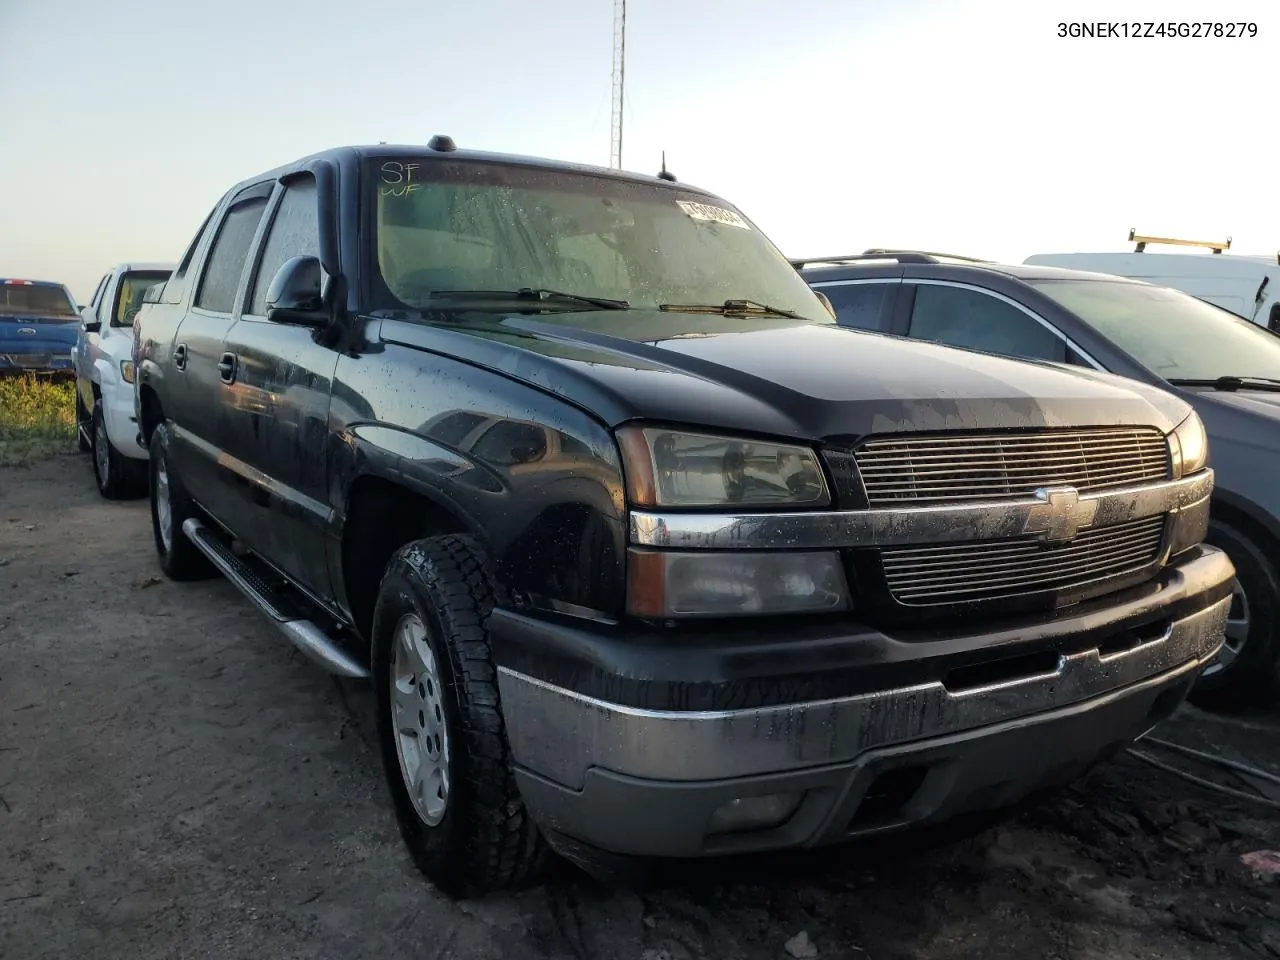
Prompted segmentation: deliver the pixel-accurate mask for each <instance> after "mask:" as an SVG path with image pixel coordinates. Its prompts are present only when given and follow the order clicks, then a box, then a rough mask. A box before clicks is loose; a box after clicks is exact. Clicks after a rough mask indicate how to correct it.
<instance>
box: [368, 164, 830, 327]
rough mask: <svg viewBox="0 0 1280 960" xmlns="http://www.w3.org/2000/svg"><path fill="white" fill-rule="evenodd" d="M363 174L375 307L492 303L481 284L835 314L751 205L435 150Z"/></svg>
mask: <svg viewBox="0 0 1280 960" xmlns="http://www.w3.org/2000/svg"><path fill="white" fill-rule="evenodd" d="M365 175H366V182H367V184H368V187H367V190H368V200H369V204H370V208H371V209H372V211H373V218H372V219H373V224H372V227H373V229H372V231H371V234H372V245H373V246H372V250H371V252H370V254H369V257H370V259H371V260H372V261H373V266H374V275H375V277H377V278H380V280H381V283H380V284H379V283H375V284H374V303H373V308H374V309H404V308H405V307H409V308H414V309H422V308H426V307H428V306H432V305H436V306H438V305H440V304H442V303H450V301H449V298H448V297H444V296H442V294H444V293H446V292H448V291H456V292H459V293H461V292H464V291H465V292H468V293H469V294H471V295H472V296H471V297H469V298H467V299H465V300H463V299H461V298H454V301H453V302H452V303H453V304H454V305H456V304H459V303H463V302H465V303H467V304H468V305H467V307H466V309H486V307H485V306H483V305H482V303H483V300H482V299H477V298H476V297H475V296H474V295H475V294H476V293H477V292H481V291H494V292H497V291H511V292H515V291H519V290H525V291H530V292H531V291H548V292H556V293H559V294H571V295H572V297H565V296H552V295H550V293H547V294H544V295H543V296H542V297H541V298H540V299H538V301H537V308H538V309H556V310H584V309H585V310H593V309H606V308H607V306H605V305H599V304H597V305H592V304H589V303H583V302H582V301H581V300H580V299H577V298H582V297H589V298H595V299H597V300H612V301H623V303H622V304H621V307H624V308H625V307H629V308H631V309H656V308H658V307H660V306H664V305H666V306H667V307H668V308H670V307H676V306H684V307H687V306H691V305H698V306H703V307H720V306H722V305H723V304H724V303H725V301H729V300H732V301H743V300H745V301H750V302H751V303H752V304H754V305H756V306H754V307H750V308H749V309H752V310H754V311H757V312H761V311H763V307H761V306H760V305H766V306H767V307H768V308H771V309H772V310H776V311H787V312H791V313H794V314H797V315H798V316H799V317H800V318H801V319H802V320H807V321H810V322H816V323H834V320H833V319H832V317H831V315H830V314H829V313H828V312H827V311H826V309H825V308H824V307H823V306H822V304H821V302H820V301H819V300H818V299H817V297H816V296H815V295H814V293H813V291H812V290H810V289H809V286H808V284H806V283H805V282H804V280H803V279H801V277H800V276H799V274H798V273H797V272H796V271H795V269H794V268H793V267H792V266H791V264H790V263H788V262H787V260H786V258H785V257H783V255H782V254H781V253H780V252H779V251H778V249H777V248H776V247H775V246H774V245H773V244H772V243H771V242H770V241H769V240H768V239H767V238H766V237H765V236H764V235H763V234H762V233H760V231H759V230H757V229H756V227H755V226H754V225H752V224H751V223H750V222H749V221H747V220H746V218H745V217H743V216H742V215H741V214H740V213H739V212H738V211H736V210H735V209H734V208H733V207H731V206H729V205H728V204H726V203H724V202H723V201H721V200H717V199H715V198H713V197H708V196H706V195H704V194H700V193H696V192H693V191H690V190H685V189H682V188H680V187H679V186H677V185H674V184H668V183H664V182H655V183H652V184H650V183H638V182H634V181H629V180H625V179H622V178H617V177H611V176H606V175H601V174H596V173H593V172H589V171H573V170H549V169H543V168H538V167H531V166H523V165H517V164H507V163H495V162H487V161H484V162H476V161H452V160H441V159H436V158H431V157H424V158H422V159H421V160H416V159H406V158H404V157H397V158H396V159H395V160H389V159H386V158H379V159H374V160H371V161H369V162H368V166H367V167H366V169H365ZM487 308H488V309H494V310H498V309H503V306H502V305H500V303H499V300H498V299H493V301H492V303H490V304H489V306H488V307H487ZM507 308H508V309H509V307H507ZM618 308H619V307H618V306H617V305H615V306H614V309H618ZM764 312H767V311H764ZM795 322H796V321H795V320H794V319H792V320H790V321H789V323H791V324H794V323H795Z"/></svg>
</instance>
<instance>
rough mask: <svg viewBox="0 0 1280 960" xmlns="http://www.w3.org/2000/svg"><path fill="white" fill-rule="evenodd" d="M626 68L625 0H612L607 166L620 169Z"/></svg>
mask: <svg viewBox="0 0 1280 960" xmlns="http://www.w3.org/2000/svg"><path fill="white" fill-rule="evenodd" d="M626 68H627V0H613V117H612V121H611V123H610V127H611V130H610V145H609V166H611V167H613V168H614V169H615V170H621V169H622V90H623V86H624V85H625V82H626Z"/></svg>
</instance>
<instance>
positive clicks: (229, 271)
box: [196, 197, 267, 313]
mask: <svg viewBox="0 0 1280 960" xmlns="http://www.w3.org/2000/svg"><path fill="white" fill-rule="evenodd" d="M266 208H267V198H266V197H252V198H250V199H248V200H241V201H240V202H239V203H236V204H232V206H231V207H230V209H228V210H227V215H226V216H225V217H224V218H223V220H222V226H220V227H219V228H218V235H217V237H216V238H215V239H214V241H213V248H212V249H211V250H210V251H209V257H208V259H207V260H206V261H205V265H204V275H203V276H202V277H201V279H200V289H199V290H198V291H197V292H196V306H197V307H199V308H200V309H201V310H210V311H212V312H214V313H230V312H231V308H232V306H233V305H234V301H235V297H236V288H237V287H238V286H239V285H240V275H241V274H242V273H243V272H244V262H245V260H246V259H248V257H249V245H250V244H251V243H252V242H253V235H254V234H255V233H256V232H257V230H258V221H259V220H261V219H262V211H264V210H265V209H266Z"/></svg>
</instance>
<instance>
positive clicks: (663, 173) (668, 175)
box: [658, 150, 676, 183]
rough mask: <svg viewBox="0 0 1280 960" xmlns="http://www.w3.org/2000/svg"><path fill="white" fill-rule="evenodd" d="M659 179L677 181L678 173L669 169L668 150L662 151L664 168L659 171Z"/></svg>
mask: <svg viewBox="0 0 1280 960" xmlns="http://www.w3.org/2000/svg"><path fill="white" fill-rule="evenodd" d="M658 179H659V180H670V181H671V182H672V183H675V181H676V175H675V174H674V173H672V172H671V171H670V170H668V169H667V151H665V150H663V151H662V169H661V170H660V171H658Z"/></svg>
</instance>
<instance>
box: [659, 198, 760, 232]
mask: <svg viewBox="0 0 1280 960" xmlns="http://www.w3.org/2000/svg"><path fill="white" fill-rule="evenodd" d="M676 203H677V204H679V206H680V209H681V210H683V211H684V212H685V213H687V214H688V215H689V216H690V217H692V218H693V219H694V220H707V221H710V222H711V223H723V224H727V225H728V226H730V227H741V228H742V229H743V230H750V229H751V225H750V224H748V223H747V221H745V220H743V219H742V217H740V216H738V214H736V213H734V212H733V211H732V210H726V209H724V207H713V206H712V205H711V204H709V203H694V202H692V201H691V200H677V201H676Z"/></svg>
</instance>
